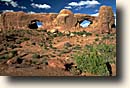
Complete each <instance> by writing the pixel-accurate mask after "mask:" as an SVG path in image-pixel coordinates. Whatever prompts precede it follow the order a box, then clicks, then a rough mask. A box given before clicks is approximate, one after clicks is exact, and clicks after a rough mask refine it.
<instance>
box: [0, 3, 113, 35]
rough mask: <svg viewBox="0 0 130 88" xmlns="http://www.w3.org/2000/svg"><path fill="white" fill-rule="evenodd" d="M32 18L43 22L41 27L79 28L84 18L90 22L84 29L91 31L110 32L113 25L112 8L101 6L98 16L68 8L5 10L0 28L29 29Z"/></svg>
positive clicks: (0, 19) (0, 17)
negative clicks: (37, 11) (38, 10)
mask: <svg viewBox="0 0 130 88" xmlns="http://www.w3.org/2000/svg"><path fill="white" fill-rule="evenodd" d="M33 20H38V21H40V22H43V26H42V27H41V29H50V28H54V27H57V26H58V27H62V28H66V29H73V28H76V29H78V28H81V27H80V23H81V22H82V21H84V20H88V21H90V22H91V24H90V25H89V27H88V28H86V30H89V31H91V32H98V33H99V32H100V33H110V32H111V31H113V30H112V29H113V28H114V27H115V24H114V23H115V19H114V14H113V11H112V8H111V7H109V6H101V7H100V10H99V16H97V17H95V16H90V15H87V14H73V12H71V11H70V10H67V9H63V10H61V11H60V12H59V14H57V13H36V14H28V13H24V12H6V13H2V14H1V16H0V29H4V30H7V29H29V27H28V25H29V24H30V23H31V21H33Z"/></svg>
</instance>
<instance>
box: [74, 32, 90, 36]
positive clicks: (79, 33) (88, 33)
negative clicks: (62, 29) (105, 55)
mask: <svg viewBox="0 0 130 88" xmlns="http://www.w3.org/2000/svg"><path fill="white" fill-rule="evenodd" d="M72 33H73V34H75V35H79V36H81V35H84V34H85V35H86V36H91V35H92V33H90V32H86V31H80V32H72Z"/></svg>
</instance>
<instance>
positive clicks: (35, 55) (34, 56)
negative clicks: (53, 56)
mask: <svg viewBox="0 0 130 88" xmlns="http://www.w3.org/2000/svg"><path fill="white" fill-rule="evenodd" d="M32 58H34V59H36V58H40V55H39V54H37V53H35V54H33V55H32Z"/></svg>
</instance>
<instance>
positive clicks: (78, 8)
mask: <svg viewBox="0 0 130 88" xmlns="http://www.w3.org/2000/svg"><path fill="white" fill-rule="evenodd" d="M82 8H84V7H81V6H80V7H77V8H76V9H75V10H80V9H82Z"/></svg>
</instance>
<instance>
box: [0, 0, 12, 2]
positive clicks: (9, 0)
mask: <svg viewBox="0 0 130 88" xmlns="http://www.w3.org/2000/svg"><path fill="white" fill-rule="evenodd" d="M0 1H5V2H11V1H12V0H0Z"/></svg>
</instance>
